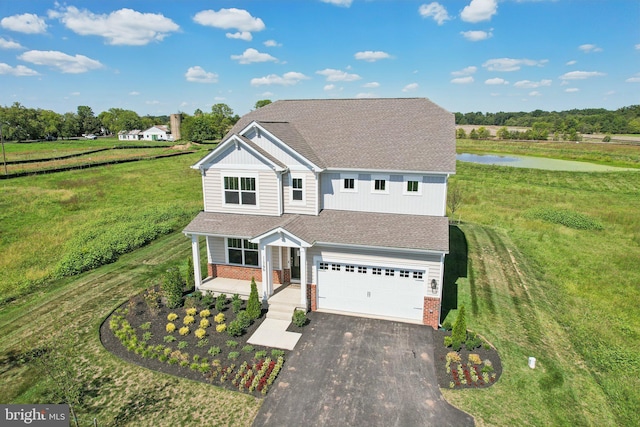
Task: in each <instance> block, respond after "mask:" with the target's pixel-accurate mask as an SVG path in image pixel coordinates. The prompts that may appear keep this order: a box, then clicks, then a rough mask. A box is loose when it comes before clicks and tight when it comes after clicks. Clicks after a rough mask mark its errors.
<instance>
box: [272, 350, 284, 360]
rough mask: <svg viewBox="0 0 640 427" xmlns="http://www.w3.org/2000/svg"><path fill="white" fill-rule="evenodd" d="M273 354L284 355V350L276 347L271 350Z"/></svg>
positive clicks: (276, 356) (274, 355)
mask: <svg viewBox="0 0 640 427" xmlns="http://www.w3.org/2000/svg"><path fill="white" fill-rule="evenodd" d="M271 356H273V357H275V358H278V357H282V356H284V350H278V349H277V348H274V349H273V350H271Z"/></svg>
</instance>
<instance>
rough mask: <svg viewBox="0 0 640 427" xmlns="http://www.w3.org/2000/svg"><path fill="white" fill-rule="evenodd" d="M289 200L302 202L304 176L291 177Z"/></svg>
mask: <svg viewBox="0 0 640 427" xmlns="http://www.w3.org/2000/svg"><path fill="white" fill-rule="evenodd" d="M290 187H291V193H290V194H291V202H292V203H304V178H302V177H296V176H292V177H291V186H290Z"/></svg>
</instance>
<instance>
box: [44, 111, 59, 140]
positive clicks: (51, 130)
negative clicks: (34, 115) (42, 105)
mask: <svg viewBox="0 0 640 427" xmlns="http://www.w3.org/2000/svg"><path fill="white" fill-rule="evenodd" d="M40 120H41V122H42V123H43V124H44V136H49V135H51V136H55V137H58V136H60V134H61V133H62V123H63V119H62V116H61V115H60V114H58V113H56V112H55V111H51V110H40Z"/></svg>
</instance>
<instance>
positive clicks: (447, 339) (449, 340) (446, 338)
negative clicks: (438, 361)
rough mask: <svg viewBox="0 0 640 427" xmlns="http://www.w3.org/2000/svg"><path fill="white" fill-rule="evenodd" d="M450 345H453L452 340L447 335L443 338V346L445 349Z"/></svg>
mask: <svg viewBox="0 0 640 427" xmlns="http://www.w3.org/2000/svg"><path fill="white" fill-rule="evenodd" d="M452 343H453V340H452V339H451V337H450V336H449V335H447V336H445V337H444V346H445V347H451V344H452Z"/></svg>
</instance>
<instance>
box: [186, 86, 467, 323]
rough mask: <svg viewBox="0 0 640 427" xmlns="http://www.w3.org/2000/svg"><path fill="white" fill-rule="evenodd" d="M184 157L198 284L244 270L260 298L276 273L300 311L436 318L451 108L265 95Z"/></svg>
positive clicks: (451, 167) (445, 244) (445, 242)
mask: <svg viewBox="0 0 640 427" xmlns="http://www.w3.org/2000/svg"><path fill="white" fill-rule="evenodd" d="M193 168H194V169H198V170H200V172H201V174H202V186H203V192H204V210H203V211H202V212H201V213H199V214H198V215H197V216H196V218H194V220H193V221H192V222H191V223H190V224H189V225H188V226H187V227H186V228H185V230H184V233H185V234H186V235H187V236H189V237H191V239H192V249H193V256H194V266H195V267H194V270H195V280H196V287H197V288H198V289H201V290H212V291H215V290H216V283H222V281H223V280H224V281H230V280H234V279H235V280H240V281H242V282H244V283H247V284H248V281H250V280H251V278H252V277H255V279H256V281H257V282H258V283H259V288H258V289H259V292H261V294H262V295H263V298H266V299H270V298H271V297H272V295H273V294H274V289H276V288H277V287H280V286H285V285H286V286H287V288H285V289H284V290H283V292H284V291H289V289H290V288H291V289H295V292H297V293H299V294H297V295H299V300H298V301H299V303H298V304H297V305H298V306H299V307H302V308H304V309H310V310H318V311H328V312H337V313H344V314H352V315H359V316H365V317H379V318H387V319H394V320H400V321H404V322H411V323H421V324H426V325H430V326H432V327H434V328H437V327H438V325H439V321H440V309H441V300H442V288H443V286H442V283H443V277H444V258H445V255H446V254H447V253H448V251H449V225H448V219H447V217H446V194H447V180H448V177H449V176H450V175H451V174H454V173H455V124H454V116H453V114H451V113H449V112H447V111H445V110H444V109H442V108H441V107H439V106H437V105H436V104H434V103H433V102H431V101H429V100H428V99H424V98H408V99H326V100H287V101H277V102H274V103H272V104H269V105H267V106H265V107H262V108H259V109H257V110H255V111H252V112H250V113H249V114H247V115H245V116H243V117H242V118H241V119H240V121H239V122H238V123H237V124H236V125H235V126H234V127H233V128H232V129H231V130H230V131H229V133H228V134H227V135H226V136H225V137H224V139H223V140H222V141H221V143H220V144H219V145H218V146H217V147H216V148H215V149H214V150H213V151H212V152H211V153H209V154H208V155H207V156H206V157H204V158H203V159H202V160H200V161H199V162H198V163H196V164H195V165H194V166H193ZM200 238H203V239H205V240H206V247H207V260H208V261H207V263H208V276H209V277H207V278H206V279H205V280H202V277H201V274H200V254H199V250H200V249H199V248H200V245H199V241H200ZM217 281H218V282H217ZM276 295H279V293H278V294H276ZM274 301H275V299H274ZM290 318H291V317H290V315H289V319H290Z"/></svg>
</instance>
